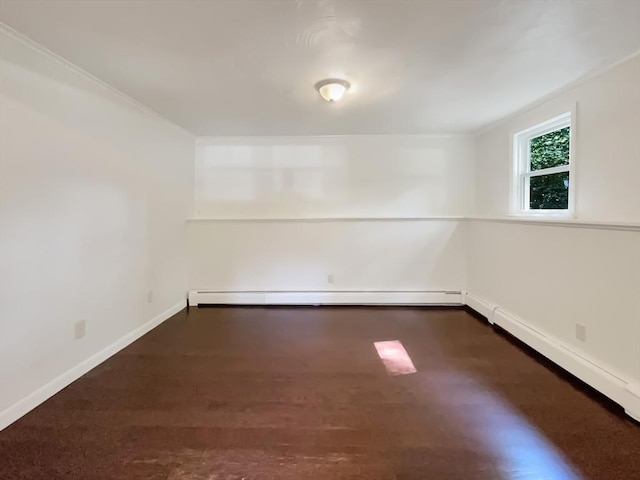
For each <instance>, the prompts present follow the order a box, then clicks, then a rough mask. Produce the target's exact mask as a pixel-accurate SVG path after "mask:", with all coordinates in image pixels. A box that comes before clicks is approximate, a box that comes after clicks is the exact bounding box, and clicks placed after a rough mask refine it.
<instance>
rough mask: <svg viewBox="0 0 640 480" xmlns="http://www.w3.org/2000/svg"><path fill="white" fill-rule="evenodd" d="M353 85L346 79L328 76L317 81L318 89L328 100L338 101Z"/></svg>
mask: <svg viewBox="0 0 640 480" xmlns="http://www.w3.org/2000/svg"><path fill="white" fill-rule="evenodd" d="M350 86H351V85H350V84H349V82H347V81H346V80H338V79H335V78H328V79H327V80H322V81H320V82H318V83H316V89H317V90H318V92H319V93H320V95H321V96H322V98H324V99H325V100H326V101H327V102H337V101H338V100H340V99H341V98H342V97H343V96H344V94H345V93H346V92H347V90H349V87H350Z"/></svg>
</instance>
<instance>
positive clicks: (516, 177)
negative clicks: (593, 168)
mask: <svg viewBox="0 0 640 480" xmlns="http://www.w3.org/2000/svg"><path fill="white" fill-rule="evenodd" d="M566 127H569V128H570V131H569V164H568V165H561V166H559V167H550V168H543V169H540V170H535V171H533V172H532V171H531V170H530V169H531V161H530V154H531V151H530V149H529V141H530V140H531V139H533V138H536V137H539V136H541V135H545V134H547V133H551V132H555V131H557V130H561V129H563V128H566ZM575 128H576V123H575V109H571V110H570V111H568V112H566V113H563V114H561V115H558V116H556V117H553V118H551V119H549V120H547V121H544V122H541V123H538V124H536V125H534V126H532V127H529V128H526V129H525V130H521V131H518V132H516V133H514V134H513V135H512V152H513V161H512V174H511V209H510V210H511V211H510V215H511V216H525V217H554V218H557V217H574V212H575V196H576V195H575V194H576V173H575V172H576V169H575V163H576V161H575V160H576V155H575V136H576V135H575V133H576V132H575ZM563 172H568V173H569V187H568V188H569V198H568V205H567V208H566V209H562V210H558V209H540V210H531V209H529V207H528V205H529V194H530V189H529V188H528V186H529V181H530V179H531V178H532V177H539V176H542V175H550V174H554V173H563Z"/></svg>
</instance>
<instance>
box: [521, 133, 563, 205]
mask: <svg viewBox="0 0 640 480" xmlns="http://www.w3.org/2000/svg"><path fill="white" fill-rule="evenodd" d="M569 145H570V127H566V128H562V129H560V130H556V131H555V132H549V133H547V134H545V135H540V136H539V137H536V138H532V139H531V140H530V143H529V148H530V159H531V171H532V172H533V171H536V170H541V169H543V168H552V167H559V166H562V165H568V164H569ZM529 208H530V209H531V210H541V209H544V210H547V209H548V210H566V209H567V208H569V173H568V172H561V173H552V174H549V175H540V176H537V177H531V181H530V191H529Z"/></svg>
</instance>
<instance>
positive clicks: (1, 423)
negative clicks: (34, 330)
mask: <svg viewBox="0 0 640 480" xmlns="http://www.w3.org/2000/svg"><path fill="white" fill-rule="evenodd" d="M185 307H186V301H185V300H182V301H180V302H178V303H176V304H175V305H173V306H172V307H170V308H168V309H167V310H165V311H164V312H162V313H161V314H159V315H157V316H156V317H154V318H152V319H151V320H150V321H148V322H147V323H145V324H144V325H142V326H140V327H138V328H136V329H135V330H134V331H132V332H130V333H128V334H127V335H125V336H124V337H122V338H120V339H119V340H116V341H115V342H114V343H112V344H111V345H109V346H107V347H105V348H103V349H102V350H100V351H99V352H98V353H96V354H94V355H92V356H91V357H89V358H87V359H86V360H84V361H82V362H80V363H79V364H78V365H76V366H75V367H72V368H70V369H69V370H67V371H66V372H65V373H63V374H62V375H59V376H58V377H56V378H54V379H53V380H51V381H50V382H49V383H46V384H45V385H43V386H42V387H40V388H38V389H37V390H35V391H34V392H32V393H30V394H29V395H27V396H26V397H25V398H23V399H22V400H19V401H18V402H16V403H14V404H13V405H11V406H10V407H9V408H7V409H5V410H3V411H2V412H0V430H3V429H4V428H6V427H8V426H9V425H11V424H12V423H13V422H15V421H16V420H18V419H19V418H20V417H22V416H24V415H26V414H27V413H29V412H30V411H31V410H33V409H34V408H36V407H37V406H38V405H40V404H41V403H43V402H44V401H46V400H48V399H49V398H50V397H52V396H53V395H55V394H56V393H58V392H59V391H60V390H62V389H63V388H65V387H66V386H68V385H69V384H71V383H72V382H74V381H75V380H77V379H78V378H80V377H81V376H82V375H84V374H85V373H87V372H88V371H90V370H91V369H93V368H95V367H97V366H98V365H100V364H101V363H102V362H104V361H105V360H107V359H108V358H109V357H111V356H113V355H115V354H116V353H118V352H119V351H120V350H122V349H123V348H125V347H127V346H128V345H130V344H131V343H133V342H134V341H136V340H137V339H138V338H140V337H142V336H143V335H144V334H145V333H147V332H149V331H151V330H153V329H154V328H155V327H157V326H158V325H160V324H161V323H162V322H164V321H165V320H167V319H169V318H170V317H172V316H173V315H175V314H176V313H178V312H179V311H181V310H182V309H184V308H185Z"/></svg>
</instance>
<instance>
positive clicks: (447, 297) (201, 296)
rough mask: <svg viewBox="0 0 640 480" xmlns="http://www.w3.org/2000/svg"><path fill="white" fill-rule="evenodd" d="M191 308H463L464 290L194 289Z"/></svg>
mask: <svg viewBox="0 0 640 480" xmlns="http://www.w3.org/2000/svg"><path fill="white" fill-rule="evenodd" d="M189 305H191V306H198V305H463V303H462V293H461V292H460V291H325V292H275V291H274V292H266V291H265V292H225V291H214V290H191V291H190V292H189Z"/></svg>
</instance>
